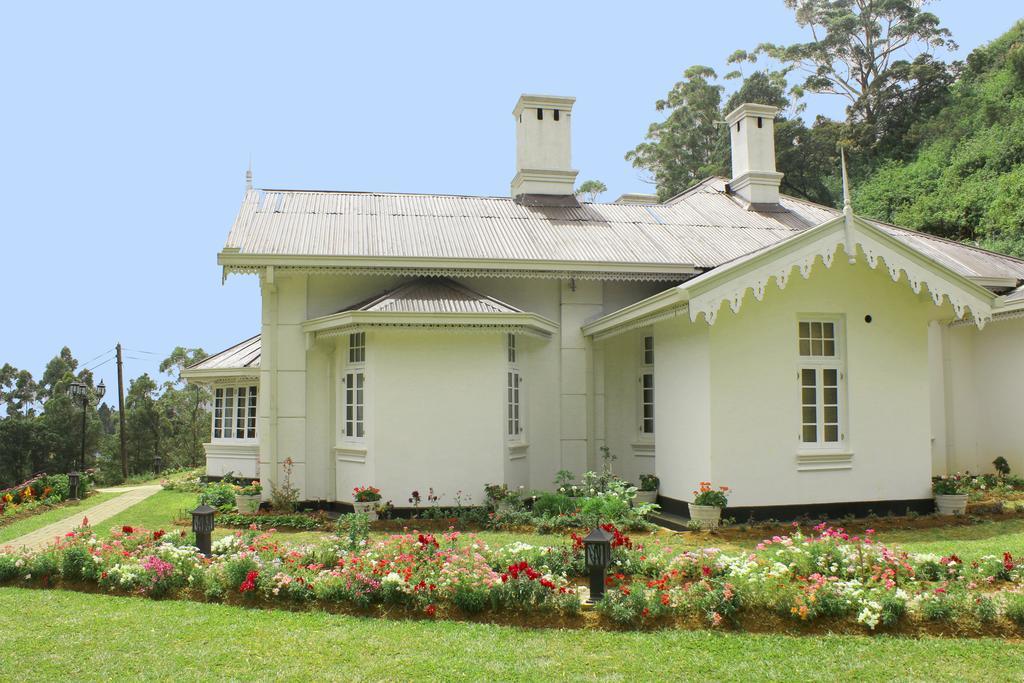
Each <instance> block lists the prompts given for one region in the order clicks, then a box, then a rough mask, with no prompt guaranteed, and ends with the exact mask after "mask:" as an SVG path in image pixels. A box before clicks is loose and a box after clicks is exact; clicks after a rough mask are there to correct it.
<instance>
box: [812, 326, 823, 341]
mask: <svg viewBox="0 0 1024 683" xmlns="http://www.w3.org/2000/svg"><path fill="white" fill-rule="evenodd" d="M811 339H821V323H817V322H812V323H811Z"/></svg>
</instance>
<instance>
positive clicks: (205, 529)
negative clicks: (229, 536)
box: [192, 505, 216, 557]
mask: <svg viewBox="0 0 1024 683" xmlns="http://www.w3.org/2000/svg"><path fill="white" fill-rule="evenodd" d="M214 512H216V511H215V510H214V509H213V508H212V507H210V506H209V505H200V506H199V507H197V508H196V509H195V510H193V511H192V531H194V532H195V534H196V547H197V548H199V552H201V553H202V554H203V555H206V556H207V557H209V555H210V534H212V533H213V513H214Z"/></svg>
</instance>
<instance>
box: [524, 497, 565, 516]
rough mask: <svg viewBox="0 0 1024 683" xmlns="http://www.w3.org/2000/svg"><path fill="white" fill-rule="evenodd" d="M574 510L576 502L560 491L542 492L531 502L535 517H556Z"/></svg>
mask: <svg viewBox="0 0 1024 683" xmlns="http://www.w3.org/2000/svg"><path fill="white" fill-rule="evenodd" d="M575 511H576V503H575V501H573V499H572V498H570V497H569V496H565V495H562V494H561V493H542V494H540V496H538V497H537V500H536V501H534V503H533V514H534V516H536V517H556V516H558V515H564V514H568V513H570V512H575Z"/></svg>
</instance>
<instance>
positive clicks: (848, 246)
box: [839, 147, 857, 264]
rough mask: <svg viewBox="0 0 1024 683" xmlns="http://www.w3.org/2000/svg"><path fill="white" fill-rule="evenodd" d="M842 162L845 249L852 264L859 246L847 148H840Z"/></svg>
mask: <svg viewBox="0 0 1024 683" xmlns="http://www.w3.org/2000/svg"><path fill="white" fill-rule="evenodd" d="M839 159H840V164H841V165H842V168H843V218H844V222H845V224H846V226H845V227H846V243H845V246H844V249H845V250H846V254H847V256H848V257H849V259H848V260H849V262H850V263H851V264H853V263H856V262H857V248H856V247H855V246H854V244H853V204H852V203H851V202H850V179H849V178H848V177H847V175H846V149H845V148H843V147H840V148H839Z"/></svg>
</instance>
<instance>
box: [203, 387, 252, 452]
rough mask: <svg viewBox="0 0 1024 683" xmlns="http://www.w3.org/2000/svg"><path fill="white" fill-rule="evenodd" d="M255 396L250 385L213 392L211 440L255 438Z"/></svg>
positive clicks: (222, 388)
mask: <svg viewBox="0 0 1024 683" xmlns="http://www.w3.org/2000/svg"><path fill="white" fill-rule="evenodd" d="M256 395H257V388H256V387H255V386H252V385H246V386H240V387H234V386H232V387H217V388H216V389H214V392H213V438H214V439H217V440H225V439H232V440H237V439H255V438H256Z"/></svg>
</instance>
